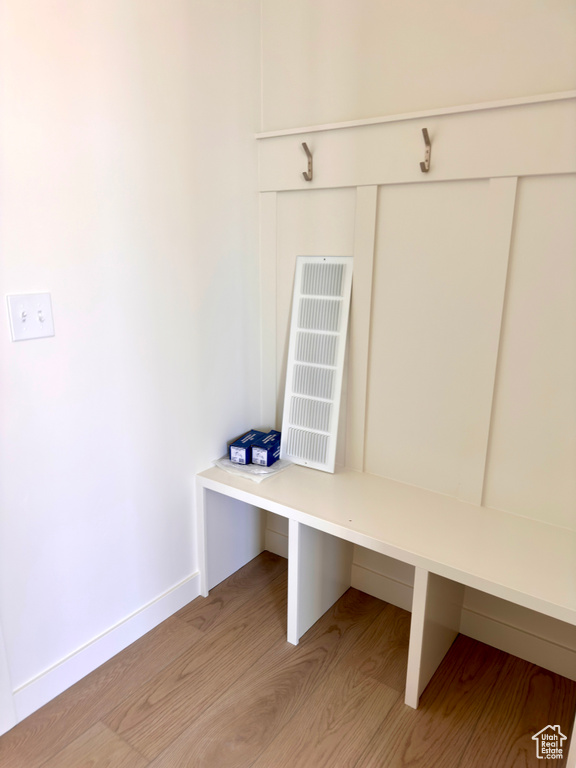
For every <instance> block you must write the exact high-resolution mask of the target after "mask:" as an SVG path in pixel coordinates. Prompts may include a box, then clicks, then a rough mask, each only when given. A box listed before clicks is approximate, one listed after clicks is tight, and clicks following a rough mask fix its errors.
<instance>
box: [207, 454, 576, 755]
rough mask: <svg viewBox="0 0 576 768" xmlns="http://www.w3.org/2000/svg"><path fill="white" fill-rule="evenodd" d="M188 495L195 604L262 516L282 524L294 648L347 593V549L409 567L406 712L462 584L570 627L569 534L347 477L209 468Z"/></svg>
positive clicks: (573, 561) (573, 589)
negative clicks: (194, 528)
mask: <svg viewBox="0 0 576 768" xmlns="http://www.w3.org/2000/svg"><path fill="white" fill-rule="evenodd" d="M196 487H197V524H198V541H199V550H200V551H199V569H200V578H201V594H202V595H204V596H207V595H208V592H209V590H210V589H211V588H212V587H213V586H215V585H216V584H218V583H219V582H220V581H222V580H223V579H225V578H226V577H227V576H229V575H230V574H232V573H234V572H235V571H236V570H238V569H239V568H240V567H242V566H243V565H245V564H246V563H247V562H249V561H250V560H251V559H252V558H253V557H255V556H256V555H257V554H259V553H260V552H261V551H262V550H263V549H264V544H263V542H264V536H263V532H264V527H265V513H266V512H272V513H275V514H277V515H280V516H282V517H286V518H288V520H289V529H288V531H289V533H288V535H289V540H288V641H289V642H291V643H293V644H297V643H298V640H299V639H300V637H301V636H302V635H303V634H304V633H305V632H306V631H307V630H308V629H309V628H310V627H311V626H312V625H313V624H314V623H315V622H316V621H317V620H318V619H319V618H320V616H322V614H323V613H324V612H325V611H327V610H328V608H330V606H331V605H332V604H333V603H334V602H336V600H337V599H338V598H339V597H340V596H341V595H342V594H343V593H344V592H345V591H346V590H347V589H348V588H349V587H350V585H351V569H352V555H353V547H354V545H355V544H356V545H360V546H362V547H366V548H368V549H371V550H374V551H375V552H379V553H382V554H384V555H387V556H389V557H392V558H396V559H397V560H400V561H402V562H404V563H407V564H409V565H411V566H413V567H414V569H415V575H414V576H415V577H414V592H413V602H412V620H411V627H410V645H409V654H408V668H407V676H406V696H405V701H406V704H408V705H409V706H411V707H414V708H416V707H417V706H418V701H419V698H420V695H421V693H422V691H423V690H424V688H425V687H426V685H427V684H428V682H429V681H430V679H431V678H432V675H433V674H434V672H435V671H436V669H437V668H438V665H439V664H440V662H441V661H442V659H443V657H444V655H445V654H446V652H447V651H448V649H449V648H450V646H451V644H452V642H453V641H454V639H455V638H456V635H457V634H458V630H459V625H460V612H461V608H462V600H463V592H464V588H465V587H466V586H469V587H473V588H475V589H478V590H482V591H484V592H487V593H489V594H492V595H495V596H497V597H500V598H503V599H505V600H508V601H511V602H513V603H517V604H518V605H522V606H524V607H526V608H529V609H532V610H535V611H539V612H540V613H543V614H545V615H548V616H552V617H554V618H556V619H559V620H561V621H564V622H567V623H569V624H572V625H576V533H574V532H572V531H569V530H567V529H564V528H561V527H557V526H554V525H549V524H546V523H542V522H538V521H535V520H532V519H529V518H525V517H521V516H519V515H514V514H511V513H507V512H502V511H499V510H492V509H489V508H486V507H479V506H476V505H474V504H470V503H467V502H463V501H459V500H458V499H455V498H452V497H449V496H444V495H442V494H438V493H434V492H431V491H427V490H424V489H421V488H417V487H414V486H410V485H406V484H403V483H399V482H396V481H393V480H387V479H385V478H382V477H378V476H376V475H370V474H366V473H364V472H358V471H354V470H351V469H347V468H338V469H337V471H336V473H335V474H328V473H325V472H319V471H316V470H311V469H308V468H305V467H301V466H296V465H292V466H290V467H289V468H287V469H286V470H284V471H283V472H280V473H279V474H277V475H276V476H274V477H271V478H269V479H267V480H265V481H264V482H263V483H260V484H256V483H253V482H252V481H250V480H248V479H244V478H242V477H237V476H235V475H231V474H228V473H226V472H224V471H223V470H221V469H218V468H212V469H209V470H206V471H205V472H202V473H200V474H199V475H198V476H197V486H196ZM574 756H576V755H575V754H574V750H572V753H571V757H572V758H573V757H574ZM569 764H570V763H569Z"/></svg>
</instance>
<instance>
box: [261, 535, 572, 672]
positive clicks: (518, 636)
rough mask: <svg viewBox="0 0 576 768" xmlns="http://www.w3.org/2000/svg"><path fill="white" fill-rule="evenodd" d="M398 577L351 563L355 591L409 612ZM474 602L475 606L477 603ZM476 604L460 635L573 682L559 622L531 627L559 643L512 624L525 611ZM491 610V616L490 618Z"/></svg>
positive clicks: (273, 547)
mask: <svg viewBox="0 0 576 768" xmlns="http://www.w3.org/2000/svg"><path fill="white" fill-rule="evenodd" d="M265 540H266V549H268V550H269V551H270V552H274V553H275V554H277V555H281V556H282V557H287V556H288V537H287V536H286V534H284V533H280V532H278V531H275V530H271V529H270V528H268V529H267V530H266V539H265ZM364 557H365V553H364ZM386 562H387V563H388V567H390V562H389V558H387V559H386ZM399 575H400V578H398V579H395V578H393V577H392V576H391V575H390V573H388V574H384V573H380V572H378V571H376V570H373V569H372V568H367V567H366V566H365V565H362V564H360V563H357V562H354V563H353V564H352V575H351V581H352V586H353V587H355V588H356V589H359V590H360V591H362V592H366V594H368V595H372V596H373V597H377V598H379V599H380V600H383V601H384V602H386V603H391V604H392V605H396V606H397V607H398V608H403V609H404V610H406V611H411V610H412V585H411V584H407V583H405V582H404V581H402V580H401V578H402V575H403V574H399ZM475 602H476V604H478V600H476V601H475ZM473 604H474V603H473ZM479 604H480V606H481V607H482V609H483V610H481V611H480V610H474V609H473V608H469V607H466V604H465V605H464V607H463V609H462V616H461V621H460V632H461V633H462V634H463V635H467V636H468V637H471V638H473V639H474V640H479V641H480V642H481V643H486V644H487V645H491V646H492V647H493V648H498V649H499V650H501V651H505V652H506V653H510V654H512V655H513V656H518V657H519V658H520V659H524V660H525V661H529V662H531V663H532V664H537V665H538V666H540V667H543V668H544V669H548V670H550V671H551V672H556V673H557V674H559V675H563V676H564V677H567V678H568V679H569V680H574V681H576V646H574V647H570V646H569V645H567V644H566V643H567V642H569V638H568V637H566V636H565V634H559V633H558V632H557V625H558V622H556V620H554V619H548V617H547V616H542V615H539V614H538V615H535V616H534V617H533V618H534V621H532V622H531V624H532V626H537V627H538V628H539V627H540V626H541V627H542V632H544V633H548V634H554V632H556V635H557V638H558V637H559V638H560V639H559V640H558V639H554V638H553V637H546V636H544V635H543V634H538V633H537V631H533V630H531V629H527V628H526V627H522V626H517V624H515V623H512V622H517V623H518V619H519V614H520V613H522V612H527V613H532V612H529V611H528V609H527V608H526V609H524V608H521V607H520V606H516V605H514V606H512V605H510V604H509V605H508V606H506V604H505V602H504V601H500V600H499V598H496V597H491V596H490V595H485V596H484V599H482V601H481V602H480V603H479ZM491 607H492V611H493V615H490V613H491V612H492V611H491V610H490V608H491ZM503 617H507V618H510V617H511V622H510V623H509V622H508V621H505V620H503ZM529 623H530V622H529ZM555 625H556V626H555ZM564 641H565V642H564Z"/></svg>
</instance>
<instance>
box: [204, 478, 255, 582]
mask: <svg viewBox="0 0 576 768" xmlns="http://www.w3.org/2000/svg"><path fill="white" fill-rule="evenodd" d="M264 531H265V513H264V512H263V511H262V510H261V509H258V507H254V506H252V505H251V504H246V503H244V502H243V501H238V500H237V499H232V498H230V497H228V496H224V495H223V494H221V493H217V492H216V491H209V490H207V489H206V488H204V487H203V486H202V485H200V484H199V483H197V486H196V535H197V541H198V546H197V553H198V570H199V572H200V594H201V595H203V596H204V597H207V596H208V591H209V590H210V589H212V587H215V586H216V584H219V583H220V582H221V581H224V579H226V578H228V576H230V575H231V574H233V573H234V572H235V571H237V570H238V569H239V568H242V566H243V565H246V563H249V562H250V560H252V559H253V558H255V557H256V556H257V555H259V554H260V552H262V550H263V549H264Z"/></svg>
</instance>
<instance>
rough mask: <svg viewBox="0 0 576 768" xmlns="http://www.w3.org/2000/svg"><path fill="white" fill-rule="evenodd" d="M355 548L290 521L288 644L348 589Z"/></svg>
mask: <svg viewBox="0 0 576 768" xmlns="http://www.w3.org/2000/svg"><path fill="white" fill-rule="evenodd" d="M352 553H353V545H352V544H350V542H348V541H343V540H342V539H339V538H337V537H336V536H331V535H330V534H328V533H323V532H322V531H318V530H316V529H315V528H310V527H309V526H307V525H303V524H302V523H298V522H297V521H296V520H290V528H289V532H288V642H289V643H292V645H297V644H298V641H299V640H300V638H301V637H302V635H303V634H304V633H305V632H306V631H307V630H308V629H310V627H311V626H312V625H313V624H315V623H316V622H317V621H318V619H319V618H320V616H322V614H323V613H325V612H326V611H327V610H328V608H330V606H332V605H333V604H334V603H335V602H336V600H338V598H339V597H341V596H342V595H343V594H344V592H346V590H347V589H348V587H349V586H350V584H351V576H352Z"/></svg>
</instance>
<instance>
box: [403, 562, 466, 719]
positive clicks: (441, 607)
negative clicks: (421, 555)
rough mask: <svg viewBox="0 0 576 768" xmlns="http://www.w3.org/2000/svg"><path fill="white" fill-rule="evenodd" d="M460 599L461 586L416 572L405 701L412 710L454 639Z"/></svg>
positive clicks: (458, 624)
mask: <svg viewBox="0 0 576 768" xmlns="http://www.w3.org/2000/svg"><path fill="white" fill-rule="evenodd" d="M463 597H464V587H463V585H462V584H458V583H457V582H455V581H451V580H450V579H445V578H444V577H442V576H437V575H436V574H434V573H430V572H429V571H427V570H425V569H424V568H416V573H415V578H414V596H413V600H412V623H411V626H410V645H409V650H408V672H407V678H406V699H405V702H406V704H407V705H408V706H410V707H413V708H414V709H416V708H417V707H418V701H419V699H420V695H421V693H422V691H423V690H424V688H426V686H427V685H428V683H429V682H430V680H431V678H432V675H433V674H434V672H435V671H436V670H437V669H438V666H439V664H440V662H441V661H442V659H443V658H444V656H445V655H446V652H447V651H448V649H449V648H450V646H451V645H452V643H453V642H454V640H455V639H456V636H457V635H458V632H459V628H460V614H461V610H462V600H463Z"/></svg>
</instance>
